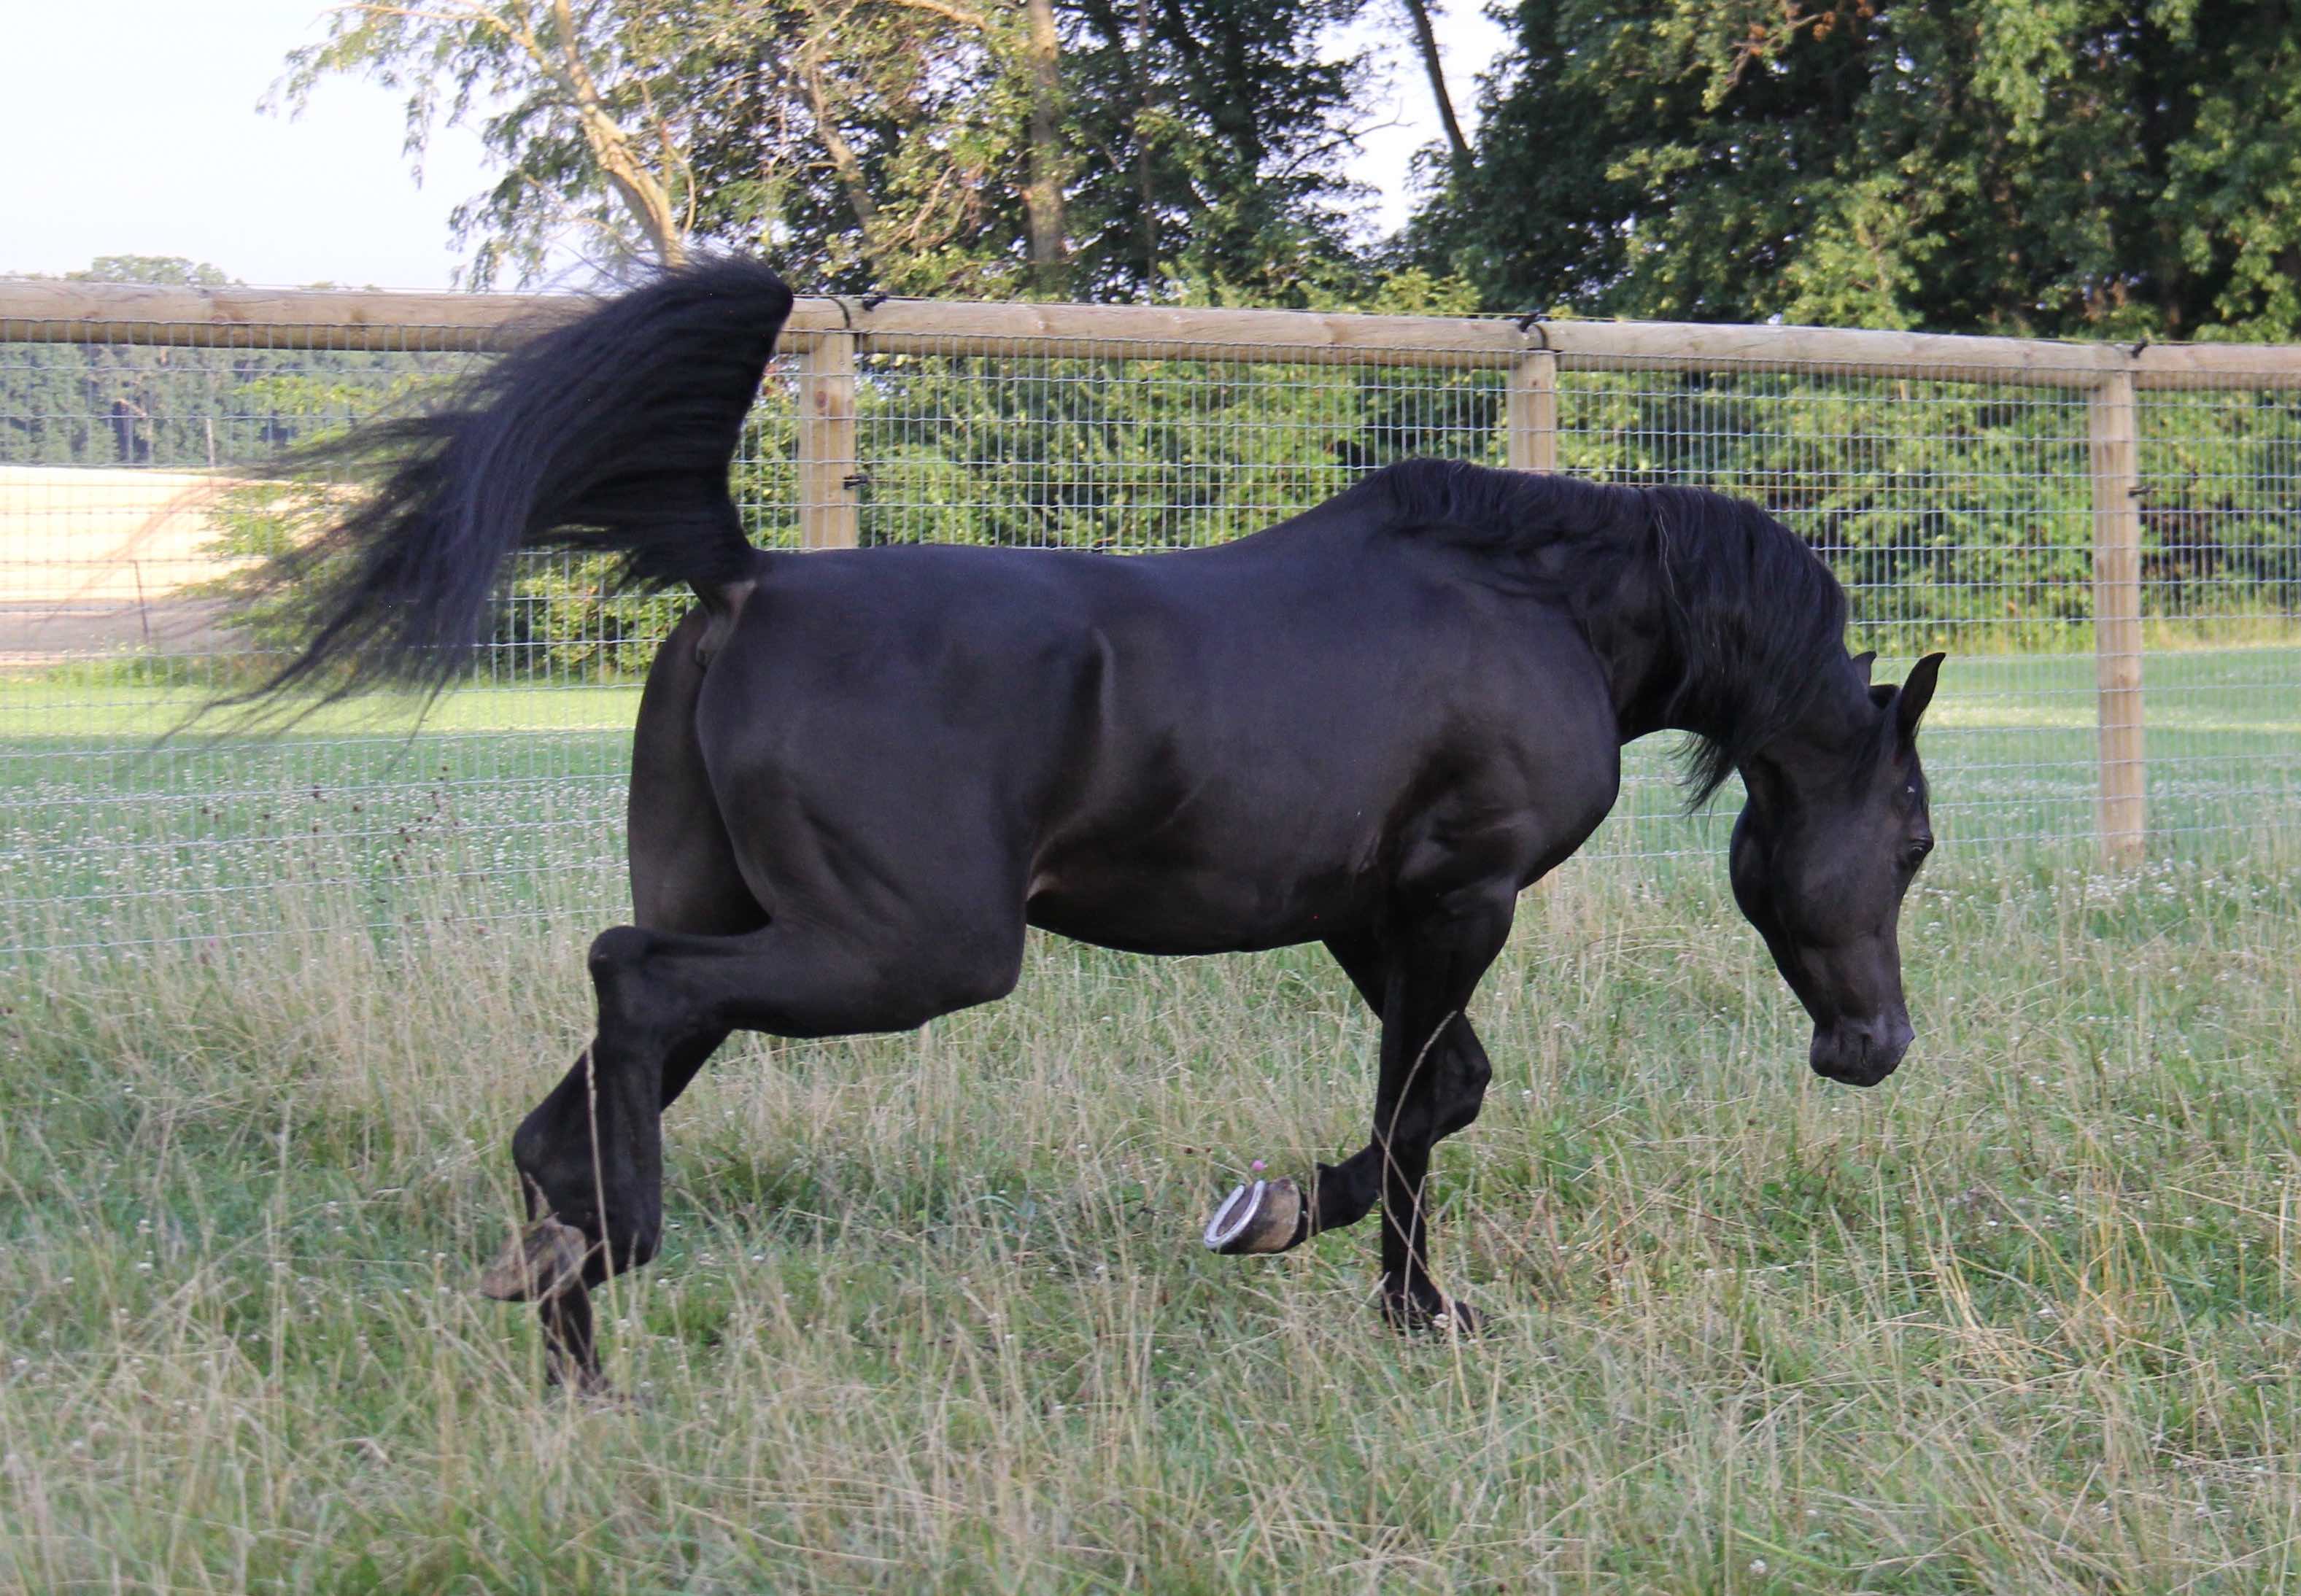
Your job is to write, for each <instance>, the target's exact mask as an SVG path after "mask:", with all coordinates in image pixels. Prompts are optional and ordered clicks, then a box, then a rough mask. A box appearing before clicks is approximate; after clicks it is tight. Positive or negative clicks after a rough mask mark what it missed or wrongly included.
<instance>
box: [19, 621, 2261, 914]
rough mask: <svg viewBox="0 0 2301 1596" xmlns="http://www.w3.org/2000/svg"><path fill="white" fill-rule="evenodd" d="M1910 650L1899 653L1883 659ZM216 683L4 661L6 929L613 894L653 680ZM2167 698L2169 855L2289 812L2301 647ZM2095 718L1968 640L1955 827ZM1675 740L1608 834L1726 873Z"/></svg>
mask: <svg viewBox="0 0 2301 1596" xmlns="http://www.w3.org/2000/svg"><path fill="white" fill-rule="evenodd" d="M1905 668H1906V662H1902V661H1891V660H1889V661H1886V662H1883V664H1881V665H1880V667H1879V669H1880V675H1881V679H1890V678H1892V677H1895V676H1898V675H1899V674H1900V673H1902V671H1903V670H1904V669H1905ZM200 702H201V698H200V696H199V694H198V693H197V691H196V690H193V689H175V690H169V689H160V688H154V687H150V686H145V685H138V684H137V683H136V682H134V681H124V680H122V679H121V678H120V677H119V675H118V674H117V673H112V674H105V673H96V674H94V675H92V676H90V675H82V676H79V677H75V676H71V675H65V674H56V673H50V674H48V675H45V676H38V677H32V678H28V679H18V680H13V681H0V799H4V801H5V803H6V805H7V809H6V814H5V831H4V832H0V949H21V950H26V951H37V950H39V949H44V948H57V947H74V946H82V945H88V946H96V945H103V944H107V943H117V942H120V941H122V940H146V939H155V938H157V939H169V938H186V937H207V936H220V937H224V938H232V937H236V936H244V935H252V936H254V937H256V938H258V939H262V938H266V937H269V936H271V935H272V933H273V931H274V929H275V928H276V926H277V925H278V923H279V921H280V915H282V913H283V912H287V913H291V914H292V915H295V916H297V917H298V918H299V919H300V920H302V921H304V922H306V923H313V924H322V923H343V924H354V923H357V924H366V925H370V926H384V925H389V924H394V923H404V922H405V920H406V917H407V916H408V915H409V914H410V913H411V912H419V911H420V912H430V910H431V907H433V906H431V903H430V898H431V894H432V892H433V890H434V889H435V888H436V886H437V884H438V883H439V882H440V881H441V880H443V879H450V878H454V879H461V880H464V881H466V882H471V883H473V884H474V886H475V887H477V888H479V889H481V890H480V891H478V892H477V894H476V896H475V898H474V899H473V903H474V907H473V913H477V914H482V915H502V914H504V913H506V912H509V911H513V910H518V909H527V910H531V911H532V910H537V909H540V908H542V907H548V906H549V905H551V904H554V903H558V902H564V901H565V890H566V887H567V882H568V879H569V878H570V877H571V876H572V875H581V876H583V877H584V878H585V879H586V882H587V886H588V890H589V896H588V897H585V898H582V900H581V901H582V903H583V904H584V905H585V906H586V907H585V908H584V910H583V911H582V912H583V913H585V914H586V915H587V916H588V917H590V918H594V919H596V918H598V917H599V916H601V915H606V916H610V917H612V916H613V915H615V914H616V913H617V911H616V910H615V908H614V907H612V905H613V903H614V901H615V898H616V895H617V894H618V892H619V891H620V888H619V885H618V882H619V875H620V869H621V865H620V861H619V843H618V841H617V837H618V834H619V832H620V829H621V825H622V806H623V774H624V771H625V768H626V765H627V762H628V759H629V752H628V750H629V743H630V727H631V723H632V716H633V715H634V714H636V713H637V709H638V690H637V689H636V688H631V687H611V688H602V687H539V686H531V685H527V684H521V683H506V684H505V685H503V686H500V687H497V688H492V689H478V690H466V691H463V692H459V693H456V694H454V695H451V696H449V697H448V698H445V699H443V700H441V701H440V703H439V705H437V706H435V707H434V709H433V710H432V712H431V715H430V717H429V718H428V720H426V721H425V723H424V730H423V733H422V735H421V736H420V737H418V738H415V739H414V740H410V739H409V737H408V730H409V727H410V726H411V725H412V724H413V712H412V710H410V709H408V708H406V707H404V706H403V707H399V708H397V709H395V708H393V707H391V706H383V707H381V708H379V707H375V706H365V705H363V706H357V707H355V708H352V709H347V710H339V711H331V712H329V713H327V714H323V715H321V716H316V717H314V719H313V720H312V721H310V722H307V723H305V724H304V725H302V726H300V727H298V728H297V730H296V731H295V732H294V733H293V734H292V735H289V736H287V737H284V738H281V739H280V740H276V741H255V742H251V741H248V740H245V739H238V740H233V739H226V740H202V739H200V738H197V737H179V738H177V739H176V740H173V741H171V742H168V743H165V744H160V745H155V740H156V739H158V738H159V737H160V736H161V735H162V734H163V733H164V732H167V731H171V730H172V729H173V728H175V727H177V726H179V725H180V724H181V723H182V722H183V721H184V719H185V717H186V716H187V715H188V714H190V713H191V711H192V710H193V709H194V708H196V707H197V706H198V704H199V703H200ZM2145 702H2146V709H2147V719H2148V748H2149V765H2148V772H2147V788H2148V807H2149V823H2150V826H2151V829H2152V831H2153V832H2154V833H2155V845H2156V847H2157V849H2158V851H2159V853H2160V854H2161V855H2162V856H2166V857H2199V856H2204V853H2205V852H2209V851H2211V850H2212V849H2213V848H2219V847H2221V846H2222V844H2223V843H2224V842H2225V840H2226V839H2227V837H2228V836H2229V835H2230V834H2232V833H2245V832H2248V831H2253V830H2255V829H2257V828H2259V827H2260V826H2262V825H2263V824H2264V823H2274V822H2275V817H2276V816H2278V815H2291V813H2292V812H2293V806H2294V804H2295V801H2296V798H2297V797H2301V648H2291V647H2272V646H2256V647H2217V648H2188V649H2180V650H2168V651H2163V652H2159V653H2154V654H2152V655H2151V656H2149V661H2148V669H2147V689H2146V698H2145ZM2094 723H2095V693H2094V686H2093V662H2092V660H2091V659H2090V658H2089V657H2088V656H2082V655H2047V656H2026V657H2004V656H1976V657H1967V658H1958V659H1955V660H1954V661H1953V662H1952V664H1951V665H1950V666H1949V667H1948V669H1947V671H1946V672H1945V676H1944V684H1943V688H1942V691H1941V696H1940V698H1938V699H1937V703H1936V706H1935V707H1934V709H1933V711H1932V713H1931V714H1930V715H1929V719H1928V723H1927V736H1926V759H1927V767H1928V770H1929V773H1930V774H1931V776H1932V778H1933V786H1934V793H1935V822H1936V825H1937V829H1938V830H1939V831H1940V834H1941V836H1942V839H1943V840H1944V843H1945V846H1946V847H1947V848H1952V849H1963V850H1971V851H1977V852H1988V853H1991V854H1994V855H1996V856H1999V857H2000V858H2001V859H2012V858H2026V857H2027V856H2029V855H2030V854H2032V853H2034V852H2036V851H2037V850H2039V849H2041V848H2042V849H2044V850H2046V851H2047V852H2052V851H2054V850H2056V849H2060V848H2063V845H2064V844H2069V843H2073V842H2079V841H2081V840H2083V839H2084V838H2086V837H2087V836H2088V835H2089V834H2090V833H2091V831H2092V828H2093V825H2094V813H2093V810H2094V793H2095V787H2096V779H2097V778H2096V732H2095V729H2094ZM1665 744H1666V740H1664V739H1658V738H1657V739H1648V740H1646V741H1645V742H1644V743H1641V744H1639V745H1637V746H1636V747H1635V748H1632V749H1631V750H1629V757H1628V759H1627V769H1628V772H1629V775H1630V780H1629V783H1628V785H1627V789H1626V790H1625V793H1624V797H1623V801H1622V803H1621V804H1620V806H1619V808H1618V809H1617V811H1616V816H1615V818H1614V819H1613V820H1611V821H1610V822H1609V823H1608V824H1607V825H1606V826H1605V828H1604V829H1603V830H1602V831H1601V832H1600V834H1599V835H1598V837H1597V838H1596V839H1594V840H1593V842H1592V843H1591V845H1590V847H1589V848H1588V849H1587V850H1586V851H1588V852H1589V853H1591V854H1593V855H1594V856H1624V855H1645V856H1669V855H1673V854H1687V853H1690V854H1693V855H1695V856H1699V863H1698V865H1697V868H1699V869H1701V870H1703V871H1704V872H1707V871H1709V870H1710V869H1711V865H1710V859H1711V856H1714V855H1715V854H1716V852H1717V851H1718V850H1719V848H1721V847H1722V846H1723V844H1724V840H1725V835H1726V829H1727V825H1728V823H1729V822H1730V820H1731V817H1732V815H1733V811H1734V807H1735V804H1736V800H1735V798H1733V797H1732V795H1731V794H1730V793H1729V795H1728V797H1727V798H1723V799H1721V800H1720V802H1719V806H1718V807H1717V809H1716V810H1715V812H1714V813H1713V814H1712V815H1710V816H1707V817H1703V818H1701V819H1697V820H1694V821H1692V822H1688V821H1686V820H1685V819H1683V818H1681V817H1680V816H1679V815H1678V813H1677V807H1678V792H1677V791H1676V790H1675V789H1674V788H1673V787H1672V786H1671V785H1670V783H1669V779H1668V749H1667V748H1666V746H1665ZM2071 856H2074V855H2071ZM283 897H292V898H295V899H296V902H295V903H294V904H293V905H292V906H290V905H286V904H284V903H283ZM594 906H595V907H594Z"/></svg>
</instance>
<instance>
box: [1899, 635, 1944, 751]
mask: <svg viewBox="0 0 2301 1596" xmlns="http://www.w3.org/2000/svg"><path fill="white" fill-rule="evenodd" d="M1946 657H1947V656H1945V655H1940V654H1929V655H1927V656H1925V658H1923V659H1921V660H1920V661H1919V662H1918V663H1917V664H1913V665H1912V666H1911V667H1910V674H1909V678H1908V680H1907V681H1904V682H1903V683H1902V690H1901V693H1900V694H1899V696H1897V697H1896V698H1895V701H1894V702H1895V710H1894V723H1895V726H1896V727H1897V728H1898V729H1899V730H1900V731H1901V734H1902V740H1903V741H1904V742H1909V741H1911V740H1912V739H1914V738H1915V737H1916V736H1917V734H1918V721H1919V719H1920V717H1921V716H1923V715H1924V714H1925V713H1926V706H1927V705H1929V704H1930V703H1932V702H1933V701H1934V687H1935V684H1936V683H1937V682H1938V681H1940V680H1941V668H1942V661H1943V660H1944V659H1945V658H1946Z"/></svg>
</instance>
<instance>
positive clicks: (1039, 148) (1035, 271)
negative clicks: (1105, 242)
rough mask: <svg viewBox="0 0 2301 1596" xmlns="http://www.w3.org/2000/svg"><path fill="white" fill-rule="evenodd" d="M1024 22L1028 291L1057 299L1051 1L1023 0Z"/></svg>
mask: <svg viewBox="0 0 2301 1596" xmlns="http://www.w3.org/2000/svg"><path fill="white" fill-rule="evenodd" d="M1024 6H1025V13H1026V14H1027V15H1028V17H1029V19H1030V36H1029V44H1028V51H1029V60H1030V67H1031V159H1030V175H1029V180H1028V182H1027V184H1026V185H1025V188H1024V190H1023V208H1024V210H1025V212H1026V213H1028V218H1029V225H1030V233H1031V241H1030V243H1031V278H1032V286H1033V287H1034V288H1036V289H1037V290H1038V291H1039V292H1040V293H1042V294H1043V295H1045V296H1046V297H1049V298H1052V299H1059V298H1061V297H1063V294H1064V292H1065V291H1066V290H1067V288H1068V287H1069V276H1070V272H1069V263H1068V261H1067V259H1066V258H1065V256H1066V255H1067V253H1068V251H1067V248H1066V247H1065V241H1064V238H1063V184H1064V180H1065V179H1066V178H1067V177H1068V175H1069V173H1068V171H1067V165H1068V163H1067V162H1066V161H1065V160H1064V159H1063V152H1062V91H1063V84H1062V54H1061V51H1062V46H1061V43H1060V40H1059V39H1058V37H1057V35H1056V32H1055V7H1054V0H1024Z"/></svg>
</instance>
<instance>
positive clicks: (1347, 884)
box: [1024, 866, 1365, 954]
mask: <svg viewBox="0 0 2301 1596" xmlns="http://www.w3.org/2000/svg"><path fill="white" fill-rule="evenodd" d="M1362 897H1363V893H1362V892H1361V891H1360V890H1359V886H1358V883H1356V882H1353V881H1351V879H1349V878H1348V877H1347V876H1344V875H1343V874H1342V873H1335V874H1333V875H1331V876H1327V877H1326V878H1324V879H1315V878H1314V879H1310V880H1296V881H1290V882H1258V881H1255V880H1252V879H1251V878H1247V877H1243V876H1239V875H1234V874H1227V873H1219V872H1211V871H1204V870H1155V871H1134V870H1128V869H1125V868H1123V867H1122V868H1110V867H1109V866H1105V867H1103V868H1100V869H1094V870H1091V871H1072V872H1063V871H1060V870H1042V871H1041V872H1040V873H1038V874H1037V875H1036V876H1034V877H1033V881H1032V882H1031V892H1030V897H1029V898H1028V899H1027V900H1026V902H1025V911H1024V912H1025V917H1026V918H1027V919H1029V921H1030V923H1032V924H1033V925H1035V926H1038V927H1040V928H1041V929H1042V930H1045V931H1051V932H1055V933H1056V934H1057V935H1058V936H1066V937H1069V938H1071V939H1072V940H1075V941H1080V942H1092V943H1094V944H1095V945H1097V946H1098V947H1103V948H1119V949H1121V950H1123V951H1125V952H1128V953H1166V954H1184V953H1249V952H1253V951H1256V950H1258V949H1260V948H1284V947H1290V946H1292V945H1293V944H1294V943H1297V942H1313V941H1317V940H1319V939H1321V938H1323V937H1327V936H1332V935H1335V934H1336V933H1338V932H1347V931H1350V930H1351V929H1353V928H1354V927H1355V926H1356V925H1357V924H1358V923H1360V920H1361V919H1362V918H1363V917H1364V912H1365V910H1364V905H1363V903H1362V902H1361V898H1362Z"/></svg>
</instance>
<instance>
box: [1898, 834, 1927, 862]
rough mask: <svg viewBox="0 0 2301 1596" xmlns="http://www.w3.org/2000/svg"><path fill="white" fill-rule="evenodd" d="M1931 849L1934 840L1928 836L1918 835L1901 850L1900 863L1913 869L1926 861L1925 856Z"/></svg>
mask: <svg viewBox="0 0 2301 1596" xmlns="http://www.w3.org/2000/svg"><path fill="white" fill-rule="evenodd" d="M1933 851H1934V840H1933V839H1932V838H1930V837H1920V838H1918V839H1917V840H1915V841H1913V842H1912V843H1911V844H1910V845H1909V847H1907V848H1904V849H1903V850H1902V863H1903V864H1904V865H1907V866H1908V867H1909V868H1911V869H1912V870H1915V869H1916V868H1917V867H1918V866H1919V865H1922V864H1924V863H1925V862H1926V856H1927V855H1928V854H1929V853H1931V852H1933Z"/></svg>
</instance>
